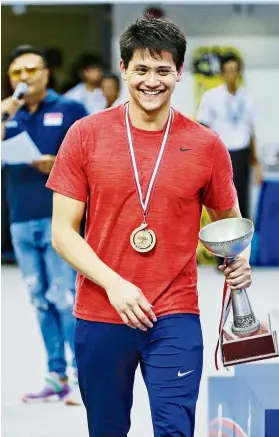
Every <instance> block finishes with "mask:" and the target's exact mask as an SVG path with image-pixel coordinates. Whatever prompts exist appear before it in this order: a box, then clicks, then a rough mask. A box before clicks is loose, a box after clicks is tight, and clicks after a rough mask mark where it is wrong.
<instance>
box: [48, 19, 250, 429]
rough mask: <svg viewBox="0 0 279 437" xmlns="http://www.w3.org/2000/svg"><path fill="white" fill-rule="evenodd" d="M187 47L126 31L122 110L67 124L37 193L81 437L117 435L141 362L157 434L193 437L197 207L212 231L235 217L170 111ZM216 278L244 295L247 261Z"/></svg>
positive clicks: (152, 26)
mask: <svg viewBox="0 0 279 437" xmlns="http://www.w3.org/2000/svg"><path fill="white" fill-rule="evenodd" d="M185 50H186V41H185V37H184V35H183V33H182V32H181V30H180V29H179V28H178V27H177V26H176V25H174V24H172V23H170V22H168V21H166V20H158V19H150V20H149V19H147V20H145V19H143V20H137V21H136V22H135V23H134V24H132V25H130V26H129V27H128V28H127V29H126V30H125V32H124V33H123V35H122V36H121V39H120V52H121V62H120V68H121V73H122V77H123V79H124V80H125V81H126V82H127V85H128V88H129V93H130V99H129V103H128V104H127V105H120V106H118V107H116V108H112V109H110V110H106V111H104V112H102V113H99V114H96V115H94V116H89V117H86V118H85V119H83V120H81V121H80V122H77V123H76V124H75V125H74V126H73V127H72V128H71V129H70V131H69V132H68V134H67V136H66V138H65V140H64V142H63V145H62V147H61V149H60V151H59V154H58V157H57V160H56V162H55V165H54V167H53V169H52V173H51V175H50V178H49V180H48V183H47V185H48V187H49V188H51V189H52V190H54V192H55V194H54V207H53V226H52V239H53V246H54V248H55V249H56V250H57V251H58V253H59V254H60V255H61V256H62V257H64V258H65V260H66V261H68V262H69V263H70V264H71V265H72V266H73V267H74V268H76V269H77V270H78V271H79V272H80V273H79V276H78V285H77V300H76V305H75V315H76V316H77V318H78V320H77V327H76V334H75V346H76V354H77V362H78V370H79V372H78V376H79V384H80V388H81V393H82V397H83V401H84V404H85V407H86V410H87V419H88V427H89V435H90V437H113V436H117V437H126V436H127V434H128V431H129V428H130V411H131V407H132V401H133V383H134V376H135V371H136V368H137V366H138V364H139V363H140V365H141V369H142V374H143V378H144V381H145V383H146V386H147V390H148V394H149V399H150V407H151V412H152V420H153V426H154V435H155V437H163V436H164V437H166V436H168V437H171V436H177V435H180V436H184V437H186V436H187V437H190V436H193V435H194V424H195V407H196V401H197V397H198V391H199V384H200V378H201V372H202V359H203V358H202V356H203V343H202V333H201V327H200V319H199V307H198V295H197V269H196V256H195V254H196V247H197V243H198V232H199V229H200V213H201V207H202V204H204V205H206V206H207V208H208V210H209V213H210V216H211V218H212V219H213V220H218V219H221V218H225V217H240V212H239V208H238V203H237V197H236V192H235V188H234V185H233V182H232V168H231V162H230V159H229V155H228V152H227V150H226V148H225V147H224V145H223V143H222V142H221V141H220V139H219V138H218V136H217V135H216V134H215V133H213V132H212V131H210V130H209V129H206V128H204V127H203V126H201V125H199V124H198V123H196V122H194V121H191V120H189V119H188V118H186V117H184V116H183V115H182V114H180V113H179V112H178V111H176V110H173V109H172V108H171V106H170V105H171V95H172V93H173V90H174V87H175V84H176V82H179V81H180V79H181V76H182V68H183V62H184V55H185ZM220 187H221V189H220ZM87 200H88V209H87V222H86V238H85V240H84V239H82V238H81V237H80V235H79V234H78V227H79V223H80V220H81V218H82V216H83V212H84V208H85V204H86V202H87ZM222 270H224V273H225V275H226V276H227V278H228V282H229V284H230V286H231V288H232V289H234V288H235V287H237V286H239V285H241V286H249V285H250V282H251V273H250V267H249V261H248V258H247V256H240V257H239V258H238V260H237V261H235V262H233V263H232V264H231V265H230V267H228V268H226V269H225V268H224V267H222Z"/></svg>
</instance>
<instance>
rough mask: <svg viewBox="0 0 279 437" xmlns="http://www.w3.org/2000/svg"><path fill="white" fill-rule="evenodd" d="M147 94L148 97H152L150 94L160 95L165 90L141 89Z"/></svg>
mask: <svg viewBox="0 0 279 437" xmlns="http://www.w3.org/2000/svg"><path fill="white" fill-rule="evenodd" d="M140 91H141V92H142V93H143V94H144V95H145V96H148V97H150V96H158V95H159V94H161V93H163V92H164V90H154V91H151V90H140Z"/></svg>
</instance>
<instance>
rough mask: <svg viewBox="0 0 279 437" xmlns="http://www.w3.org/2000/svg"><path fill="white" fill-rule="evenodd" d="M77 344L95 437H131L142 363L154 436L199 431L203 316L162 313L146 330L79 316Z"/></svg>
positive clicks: (185, 435)
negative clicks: (197, 414)
mask: <svg viewBox="0 0 279 437" xmlns="http://www.w3.org/2000/svg"><path fill="white" fill-rule="evenodd" d="M75 349H76V357H77V365H78V379H79V386H80V390H81V395H82V399H83V402H84V405H85V408H86V412H87V421H88V428H89V436H90V437H127V434H128V432H129V429H130V412H131V408H132V403H133V385H134V377H135V372H136V369H137V367H138V364H140V367H141V371H142V375H143V379H144V382H145V384H146V387H147V391H148V395H149V401H150V409H151V414H152V422H153V428H154V436H155V437H175V436H181V437H193V436H194V427H195V409H196V402H197V398H198V393H199V385H200V378H201V372H202V362H203V341H202V333H201V326H200V319H199V316H197V315H194V314H172V315H169V316H163V317H159V318H158V321H157V322H156V323H154V326H153V328H151V329H148V331H146V332H143V331H140V330H138V329H137V330H134V329H132V328H129V327H128V326H126V325H117V324H111V323H100V322H89V321H85V320H77V325H76V333H75Z"/></svg>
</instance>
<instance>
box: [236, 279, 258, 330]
mask: <svg viewBox="0 0 279 437" xmlns="http://www.w3.org/2000/svg"><path fill="white" fill-rule="evenodd" d="M231 293H232V309H233V326H232V332H233V333H234V334H236V335H245V334H251V333H253V332H256V331H257V330H258V329H259V328H260V322H259V321H258V320H257V319H256V317H255V314H254V311H253V309H252V305H251V303H250V300H249V297H248V294H247V291H246V289H245V288H243V289H240V290H233V291H232V292H231Z"/></svg>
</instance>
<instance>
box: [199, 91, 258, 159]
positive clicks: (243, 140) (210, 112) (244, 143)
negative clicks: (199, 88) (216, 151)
mask: <svg viewBox="0 0 279 437" xmlns="http://www.w3.org/2000/svg"><path fill="white" fill-rule="evenodd" d="M253 117H254V114H253V107H252V102H251V100H250V97H249V96H248V94H247V92H246V90H245V88H243V87H240V88H238V90H237V92H236V94H234V95H233V94H231V93H230V92H229V91H228V89H227V87H226V86H225V85H220V86H218V87H216V88H212V89H210V90H208V91H206V92H205V93H204V94H203V96H202V99H201V103H200V106H199V109H198V112H197V120H198V121H199V122H200V123H203V124H205V125H207V126H209V127H210V128H211V129H212V130H214V131H215V132H217V133H218V134H219V136H220V138H221V139H222V140H223V142H224V143H225V145H226V146H227V148H228V150H230V151H233V150H241V149H244V148H246V147H248V146H249V143H250V138H251V135H252V134H253Z"/></svg>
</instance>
